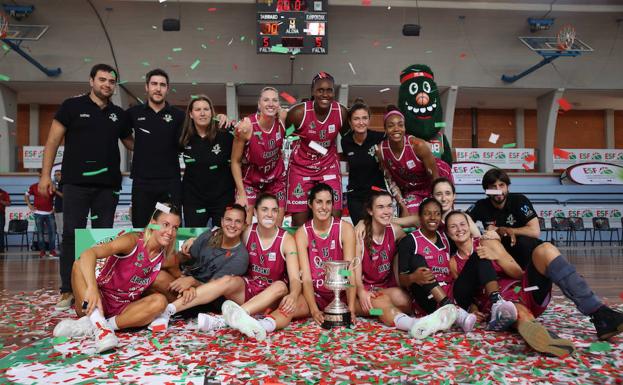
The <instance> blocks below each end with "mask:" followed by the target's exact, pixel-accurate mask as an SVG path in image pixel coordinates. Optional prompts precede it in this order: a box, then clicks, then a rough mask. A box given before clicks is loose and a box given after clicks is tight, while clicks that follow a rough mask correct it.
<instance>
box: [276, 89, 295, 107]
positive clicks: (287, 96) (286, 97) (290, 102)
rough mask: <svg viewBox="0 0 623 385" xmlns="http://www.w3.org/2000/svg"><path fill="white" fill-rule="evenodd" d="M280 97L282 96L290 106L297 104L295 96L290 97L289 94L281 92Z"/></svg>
mask: <svg viewBox="0 0 623 385" xmlns="http://www.w3.org/2000/svg"><path fill="white" fill-rule="evenodd" d="M279 96H281V97H282V98H283V99H284V100H285V101H286V102H288V103H289V104H294V103H296V98H295V97H294V96H292V95H290V94H289V93H287V92H285V91H281V93H280V94H279Z"/></svg>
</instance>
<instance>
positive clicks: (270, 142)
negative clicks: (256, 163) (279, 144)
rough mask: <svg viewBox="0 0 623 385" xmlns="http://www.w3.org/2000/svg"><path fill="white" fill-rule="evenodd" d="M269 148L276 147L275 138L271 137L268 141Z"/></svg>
mask: <svg viewBox="0 0 623 385" xmlns="http://www.w3.org/2000/svg"><path fill="white" fill-rule="evenodd" d="M268 148H275V140H274V139H271V140H269V141H268Z"/></svg>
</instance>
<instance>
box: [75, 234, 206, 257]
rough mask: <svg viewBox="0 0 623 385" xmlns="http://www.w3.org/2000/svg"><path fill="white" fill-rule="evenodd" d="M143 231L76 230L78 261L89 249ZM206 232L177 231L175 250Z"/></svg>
mask: <svg viewBox="0 0 623 385" xmlns="http://www.w3.org/2000/svg"><path fill="white" fill-rule="evenodd" d="M142 231H143V229H132V228H128V229H77V230H76V255H75V257H76V259H78V258H80V254H82V252H83V251H84V250H86V249H88V248H89V247H92V246H94V245H100V244H103V243H108V242H110V241H112V240H113V239H115V238H117V237H118V236H120V235H123V234H127V233H131V232H142ZM205 231H208V228H206V227H182V228H179V229H177V237H176V238H175V250H178V251H179V249H180V247H181V246H182V244H183V243H184V241H185V240H187V239H189V238H193V237H198V236H199V235H201V234H202V233H204V232H205Z"/></svg>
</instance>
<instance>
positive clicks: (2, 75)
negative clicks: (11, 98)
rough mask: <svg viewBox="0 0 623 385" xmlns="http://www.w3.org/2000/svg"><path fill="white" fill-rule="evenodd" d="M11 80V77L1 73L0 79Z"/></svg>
mask: <svg viewBox="0 0 623 385" xmlns="http://www.w3.org/2000/svg"><path fill="white" fill-rule="evenodd" d="M9 80H11V78H10V77H8V76H6V75H4V74H0V81H5V82H8V81H9Z"/></svg>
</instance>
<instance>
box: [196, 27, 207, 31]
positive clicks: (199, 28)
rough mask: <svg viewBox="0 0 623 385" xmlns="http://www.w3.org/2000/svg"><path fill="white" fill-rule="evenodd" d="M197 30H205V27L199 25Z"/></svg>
mask: <svg viewBox="0 0 623 385" xmlns="http://www.w3.org/2000/svg"><path fill="white" fill-rule="evenodd" d="M197 31H205V28H203V27H197Z"/></svg>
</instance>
